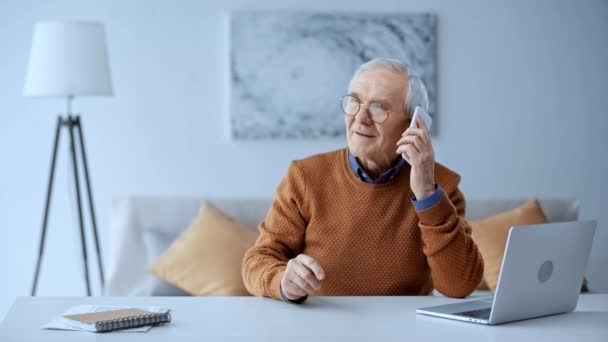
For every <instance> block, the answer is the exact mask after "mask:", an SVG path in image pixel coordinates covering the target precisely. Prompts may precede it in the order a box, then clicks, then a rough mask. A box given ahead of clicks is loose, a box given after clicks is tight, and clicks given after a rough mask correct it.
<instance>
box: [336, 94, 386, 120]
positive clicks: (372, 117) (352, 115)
mask: <svg viewBox="0 0 608 342" xmlns="http://www.w3.org/2000/svg"><path fill="white" fill-rule="evenodd" d="M347 96H350V97H352V98H354V99H356V100H357V103H358V104H359V109H357V112H356V113H355V114H348V113H347V112H346V111H345V110H344V108H343V107H342V100H343V99H344V98H345V97H347ZM367 102H368V105H367V109H368V110H369V107H370V105H372V104H374V103H376V104H380V105H383V106H384V105H386V103H382V102H376V101H371V102H370V101H367ZM364 103H365V102H364V101H361V99H360V98H359V97H358V96H355V95H353V94H346V95H343V96H341V97H340V109H341V110H342V113H344V115H347V116H350V117H355V116H357V114H359V112H361V107H362V106H363V104H364ZM392 112H393V111H392V108H391V109H388V110H387V111H386V118H384V120H382V121H376V120H374V116H373V115H370V118H371V119H372V121H373V122H375V123H379V124H381V123H383V122H386V120H388V117H389V116H390V115H391V113H392ZM370 114H371V113H370Z"/></svg>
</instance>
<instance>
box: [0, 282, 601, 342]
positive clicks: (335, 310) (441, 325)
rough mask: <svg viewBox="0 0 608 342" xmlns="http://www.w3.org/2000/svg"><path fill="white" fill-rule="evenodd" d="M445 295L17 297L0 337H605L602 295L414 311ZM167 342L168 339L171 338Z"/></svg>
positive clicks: (445, 300)
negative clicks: (161, 315)
mask: <svg viewBox="0 0 608 342" xmlns="http://www.w3.org/2000/svg"><path fill="white" fill-rule="evenodd" d="M458 301H461V300H458V299H451V298H445V297H432V296H427V297H313V298H310V299H309V300H308V301H307V302H306V304H303V305H293V304H288V303H284V302H280V301H276V300H272V299H267V298H255V297H91V298H86V297H19V298H17V300H16V301H15V303H14V304H13V306H12V307H11V309H10V311H9V313H8V314H7V315H6V318H5V320H4V321H3V322H2V324H1V325H0V340H1V341H30V340H31V341H42V340H44V341H73V340H77V341H93V340H95V341H98V340H99V341H144V340H145V341H171V340H169V338H171V337H178V338H179V341H182V340H188V341H190V340H196V341H201V342H202V341H225V340H228V341H287V342H292V341H305V340H306V341H313V340H314V341H324V340H327V341H346V340H348V341H363V340H365V341H367V340H377V341H417V340H423V339H424V340H427V339H429V338H430V340H440V339H441V340H443V341H449V342H454V341H467V342H468V341H473V340H484V341H490V340H494V341H518V342H521V341H527V340H532V341H544V340H547V341H566V340H568V341H572V340H573V339H580V341H604V342H605V341H608V294H587V295H581V297H580V299H579V302H578V306H577V308H576V310H575V311H574V312H572V313H569V314H563V315H555V316H550V317H544V318H537V319H532V320H526V321H520V322H513V323H509V324H504V325H499V326H485V325H479V324H473V323H467V322H459V321H453V320H448V319H442V318H435V317H430V316H423V315H417V314H416V313H415V309H416V308H418V307H424V306H429V305H435V304H447V303H455V302H458ZM81 304H100V305H161V306H165V307H168V308H170V309H172V317H173V321H172V323H171V324H168V325H164V326H159V327H154V328H152V329H151V330H150V331H149V332H148V333H125V332H112V333H106V334H95V333H86V332H75V331H52V330H41V329H40V326H41V325H43V324H44V323H46V322H48V321H49V320H51V319H52V318H54V317H56V316H58V315H60V314H61V313H63V312H64V311H65V310H67V309H68V308H69V307H71V306H73V305H81ZM176 341H177V340H173V341H171V342H176Z"/></svg>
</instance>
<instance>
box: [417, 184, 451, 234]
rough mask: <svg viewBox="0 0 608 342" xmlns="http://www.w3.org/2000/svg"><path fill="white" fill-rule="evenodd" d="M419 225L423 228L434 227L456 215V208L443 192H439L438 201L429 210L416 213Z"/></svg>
mask: <svg viewBox="0 0 608 342" xmlns="http://www.w3.org/2000/svg"><path fill="white" fill-rule="evenodd" d="M416 214H418V218H419V219H420V223H421V224H422V225H425V226H429V227H434V226H440V225H442V224H444V223H445V222H446V221H447V220H448V217H449V216H450V215H453V214H456V207H454V204H452V201H450V199H449V198H448V196H447V194H446V193H445V191H441V193H440V197H439V200H438V201H437V202H436V203H435V205H433V206H431V207H430V208H427V209H424V210H421V211H416Z"/></svg>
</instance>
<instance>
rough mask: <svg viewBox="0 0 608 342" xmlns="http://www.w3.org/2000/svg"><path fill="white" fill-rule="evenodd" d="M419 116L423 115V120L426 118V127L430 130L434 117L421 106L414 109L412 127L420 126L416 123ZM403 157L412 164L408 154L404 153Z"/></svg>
mask: <svg viewBox="0 0 608 342" xmlns="http://www.w3.org/2000/svg"><path fill="white" fill-rule="evenodd" d="M418 117H421V118H422V120H424V124H425V125H426V129H427V130H429V131H430V130H431V125H432V124H433V118H431V116H430V115H429V114H428V113H427V112H426V111H425V110H424V109H422V107H420V106H416V108H415V109H414V115H413V116H412V122H411V123H410V127H416V128H418V124H417V123H416V121H417V119H418ZM401 157H403V159H405V161H406V162H408V163H409V164H412V163H411V162H410V158H409V157H408V156H407V154H405V153H402V154H401Z"/></svg>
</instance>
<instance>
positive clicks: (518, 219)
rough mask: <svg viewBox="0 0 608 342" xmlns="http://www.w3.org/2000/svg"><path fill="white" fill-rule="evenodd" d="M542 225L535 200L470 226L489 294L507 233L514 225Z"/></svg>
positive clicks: (543, 216) (476, 221) (541, 218)
mask: <svg viewBox="0 0 608 342" xmlns="http://www.w3.org/2000/svg"><path fill="white" fill-rule="evenodd" d="M545 222H546V218H545V215H544V213H543V211H542V209H541V207H540V204H539V203H538V201H537V200H536V199H534V200H530V201H527V202H525V203H524V204H522V205H520V206H518V207H516V208H513V209H511V210H508V211H504V212H502V213H499V214H496V215H494V216H490V217H487V218H484V219H479V220H474V221H470V222H469V224H470V225H471V229H472V237H473V240H474V241H475V243H476V244H477V247H478V248H479V252H480V253H481V255H482V257H483V260H484V266H485V267H484V275H483V280H484V282H485V284H486V285H487V287H488V288H489V289H490V290H492V291H494V290H495V289H496V283H497V282H498V275H499V274H500V267H501V265H502V258H503V255H504V253H505V244H506V242H507V237H508V235H509V229H510V228H511V227H513V226H517V225H527V224H538V223H545ZM482 284H483V282H482ZM480 288H483V285H482V286H480Z"/></svg>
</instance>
